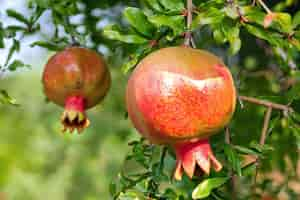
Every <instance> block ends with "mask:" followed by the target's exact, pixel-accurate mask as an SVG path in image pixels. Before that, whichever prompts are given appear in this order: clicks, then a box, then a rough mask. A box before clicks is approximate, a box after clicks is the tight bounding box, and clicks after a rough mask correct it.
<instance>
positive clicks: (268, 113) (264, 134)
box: [252, 106, 273, 194]
mask: <svg viewBox="0 0 300 200" xmlns="http://www.w3.org/2000/svg"><path fill="white" fill-rule="evenodd" d="M272 109H273V108H272V107H271V106H269V107H268V109H267V111H266V113H265V117H264V124H263V128H262V131H261V136H260V141H259V144H260V145H261V146H263V145H264V144H265V142H266V138H267V134H268V128H269V124H270V120H271V114H272ZM255 163H256V167H255V175H254V180H253V185H252V190H253V194H255V189H256V184H257V175H258V169H259V163H260V159H259V158H257V159H256V160H255Z"/></svg>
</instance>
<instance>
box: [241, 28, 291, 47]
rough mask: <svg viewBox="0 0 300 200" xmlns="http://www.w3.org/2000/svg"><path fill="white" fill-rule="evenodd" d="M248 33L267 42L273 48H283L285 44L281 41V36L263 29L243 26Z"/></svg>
mask: <svg viewBox="0 0 300 200" xmlns="http://www.w3.org/2000/svg"><path fill="white" fill-rule="evenodd" d="M244 26H245V27H246V29H247V31H248V32H249V33H251V34H252V35H254V36H256V37H258V38H260V39H263V40H266V41H268V42H269V43H270V44H272V45H274V46H280V47H281V46H284V45H285V44H286V41H285V40H284V39H282V36H281V35H280V34H277V33H273V32H270V31H268V30H266V29H264V28H261V27H257V26H253V25H249V24H246V25H244Z"/></svg>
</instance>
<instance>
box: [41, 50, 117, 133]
mask: <svg viewBox="0 0 300 200" xmlns="http://www.w3.org/2000/svg"><path fill="white" fill-rule="evenodd" d="M42 81H43V85H44V92H45V95H46V96H47V98H48V99H49V100H50V101H52V102H54V103H55V104H57V105H59V106H64V108H65V110H64V112H63V114H62V117H61V123H62V124H63V127H64V128H63V131H64V132H65V131H67V130H69V131H70V132H71V133H72V132H73V131H74V130H75V129H76V130H77V131H78V133H80V132H82V131H83V130H84V129H85V128H86V127H88V126H89V124H90V122H89V120H88V119H87V116H86V113H85V110H86V109H89V108H92V107H94V106H95V105H97V104H98V103H100V102H101V100H103V98H104V97H105V95H106V94H107V92H108V90H109V87H110V82H111V78H110V73H109V70H108V68H107V65H106V63H105V61H104V59H103V58H102V56H100V55H99V54H98V53H96V52H94V51H92V50H89V49H86V48H81V47H70V48H66V49H65V50H63V51H61V52H58V53H56V54H55V55H54V56H52V57H51V58H50V59H49V61H48V63H47V64H46V66H45V69H44V73H43V80H42Z"/></svg>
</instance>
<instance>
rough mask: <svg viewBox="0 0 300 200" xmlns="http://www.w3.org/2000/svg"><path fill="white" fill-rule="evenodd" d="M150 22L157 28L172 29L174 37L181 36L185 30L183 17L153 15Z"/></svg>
mask: <svg viewBox="0 0 300 200" xmlns="http://www.w3.org/2000/svg"><path fill="white" fill-rule="evenodd" d="M149 20H150V22H152V23H153V24H154V25H156V27H157V28H160V27H162V26H167V27H170V28H171V29H172V30H173V33H174V36H177V35H180V34H181V33H182V32H184V29H185V25H184V17H183V16H179V15H177V16H168V15H153V16H151V17H149Z"/></svg>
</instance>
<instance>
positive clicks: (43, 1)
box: [32, 0, 51, 8]
mask: <svg viewBox="0 0 300 200" xmlns="http://www.w3.org/2000/svg"><path fill="white" fill-rule="evenodd" d="M32 1H33V2H34V3H36V4H37V5H38V6H39V7H42V8H48V7H49V6H50V1H51V0H32Z"/></svg>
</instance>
